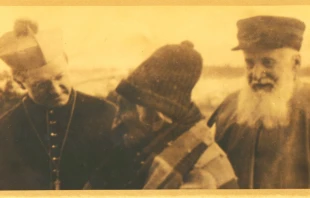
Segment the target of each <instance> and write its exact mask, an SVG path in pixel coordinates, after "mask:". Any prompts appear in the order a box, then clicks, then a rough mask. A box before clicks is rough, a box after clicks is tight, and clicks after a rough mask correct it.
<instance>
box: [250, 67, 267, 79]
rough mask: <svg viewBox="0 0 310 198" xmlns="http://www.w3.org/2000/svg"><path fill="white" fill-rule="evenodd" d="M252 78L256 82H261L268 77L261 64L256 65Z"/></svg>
mask: <svg viewBox="0 0 310 198" xmlns="http://www.w3.org/2000/svg"><path fill="white" fill-rule="evenodd" d="M252 76H253V79H254V80H260V79H261V78H264V77H265V76H266V70H265V68H264V66H262V65H261V64H256V65H255V66H254V67H253V69H252Z"/></svg>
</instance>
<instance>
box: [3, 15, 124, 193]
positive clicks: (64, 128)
mask: <svg viewBox="0 0 310 198" xmlns="http://www.w3.org/2000/svg"><path fill="white" fill-rule="evenodd" d="M61 45H62V37H61V31H59V30H58V29H56V30H47V31H38V26H37V25H36V23H34V22H32V21H30V20H18V21H16V23H15V28H14V31H12V32H8V33H6V34H4V35H3V36H2V37H1V38H0V58H1V59H2V60H3V61H4V62H5V63H6V64H7V65H8V66H9V67H10V68H11V69H12V73H13V77H14V79H15V80H16V81H17V82H18V83H19V84H20V86H21V87H22V88H24V89H26V90H27V93H28V94H27V96H26V97H24V98H23V99H22V101H21V102H20V104H18V105H17V106H16V107H14V108H13V109H12V110H10V111H9V112H8V113H6V114H5V115H4V116H3V117H1V118H0V136H1V139H0V175H1V177H0V189H2V190H40V189H41V190H43V189H56V190H58V189H82V188H83V186H84V185H85V183H86V182H87V181H89V180H90V181H89V183H90V185H92V188H115V187H116V186H113V185H114V184H116V182H115V178H112V176H111V177H110V176H109V174H110V173H111V174H112V173H113V174H114V175H116V172H117V170H116V167H117V166H118V164H121V163H114V162H115V160H114V158H116V157H118V156H119V155H118V154H116V153H115V152H116V150H114V147H113V145H112V142H111V141H110V136H109V135H108V134H109V131H110V129H111V126H112V121H113V119H114V116H115V112H116V109H115V107H114V105H112V104H111V103H109V102H107V101H105V100H99V99H97V98H94V97H91V96H88V95H85V94H83V93H80V92H78V91H75V90H74V89H73V88H72V86H71V83H70V81H69V77H68V73H67V71H66V69H67V68H66V67H67V64H68V60H67V57H66V56H65V54H64V51H63V49H62V46H61ZM95 171H96V173H95ZM92 174H94V175H96V179H92V178H93V177H92Z"/></svg>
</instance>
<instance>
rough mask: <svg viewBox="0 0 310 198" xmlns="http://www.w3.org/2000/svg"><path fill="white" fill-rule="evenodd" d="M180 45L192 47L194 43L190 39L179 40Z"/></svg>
mask: <svg viewBox="0 0 310 198" xmlns="http://www.w3.org/2000/svg"><path fill="white" fill-rule="evenodd" d="M181 46H184V47H189V48H192V49H193V48H194V44H193V43H192V42H190V41H187V40H186V41H182V42H181Z"/></svg>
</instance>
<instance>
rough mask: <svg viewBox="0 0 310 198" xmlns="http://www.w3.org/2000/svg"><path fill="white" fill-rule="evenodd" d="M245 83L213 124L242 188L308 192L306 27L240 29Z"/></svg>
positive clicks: (257, 20) (253, 23)
mask: <svg viewBox="0 0 310 198" xmlns="http://www.w3.org/2000/svg"><path fill="white" fill-rule="evenodd" d="M237 26H238V30H239V32H238V40H239V45H238V46H237V47H236V48H234V50H242V51H243V54H244V59H245V63H246V70H247V83H245V86H244V88H242V89H241V90H239V91H237V92H235V93H232V94H231V95H229V96H228V97H227V98H226V99H225V100H224V101H223V103H222V104H221V105H220V106H219V107H218V109H217V110H216V111H215V112H214V114H213V116H211V118H210V120H209V126H211V125H213V124H216V141H217V142H218V143H219V145H220V146H221V147H222V148H223V149H224V151H226V153H227V155H228V157H229V159H230V162H231V163H232V165H233V167H234V170H235V172H236V174H237V177H238V181H239V186H240V187H241V188H309V187H310V163H309V160H310V155H309V154H310V152H309V151H310V147H309V140H310V139H309V137H310V136H309V133H310V127H309V126H310V125H309V123H310V103H309V102H310V87H309V85H308V84H304V83H301V82H300V80H299V79H298V76H297V72H298V70H299V68H300V65H301V57H300V54H299V51H300V49H301V45H302V40H303V33H304V30H305V24H304V23H303V22H302V21H300V20H298V19H295V18H288V17H277V16H256V17H251V18H247V19H242V20H240V21H239V22H238V23H237Z"/></svg>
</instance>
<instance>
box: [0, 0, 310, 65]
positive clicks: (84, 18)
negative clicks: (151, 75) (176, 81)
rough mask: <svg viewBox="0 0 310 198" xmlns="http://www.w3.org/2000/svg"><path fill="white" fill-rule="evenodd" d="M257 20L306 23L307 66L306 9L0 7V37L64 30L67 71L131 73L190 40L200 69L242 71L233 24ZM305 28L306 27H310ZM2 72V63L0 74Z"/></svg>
mask: <svg viewBox="0 0 310 198" xmlns="http://www.w3.org/2000/svg"><path fill="white" fill-rule="evenodd" d="M255 15H279V16H287V17H295V18H298V19H300V20H302V21H304V22H305V23H306V26H307V28H306V31H305V34H304V42H303V47H302V49H301V53H302V56H303V65H305V66H306V65H310V32H309V27H310V6H305V5H302V6H261V7H259V6H252V7H250V6H227V7H226V6H179V7H178V6H149V7H145V6H127V7H121V6H112V7H107V6H101V7H100V6H96V7H91V6H87V7H57V6H49V7H31V6H29V7H0V19H1V26H0V35H2V34H4V33H5V32H7V31H11V30H12V28H13V23H14V21H15V19H18V18H21V17H27V18H30V19H32V20H35V21H37V22H38V24H39V29H40V30H43V29H50V28H56V27H59V28H62V29H63V33H64V48H65V50H66V52H67V54H68V56H69V59H70V67H72V68H82V69H92V68H119V69H121V68H129V67H135V66H137V65H139V63H140V62H142V61H143V60H144V59H146V58H147V57H148V56H149V55H150V54H151V53H152V52H153V51H154V50H156V49H157V48H159V47H161V46H162V45H165V44H175V43H180V42H182V41H183V40H190V41H192V42H193V43H194V45H195V49H196V50H198V51H199V52H200V53H201V54H202V56H203V59H204V65H212V66H223V65H231V66H242V65H243V58H242V53H241V52H240V51H237V52H235V51H231V48H232V47H235V46H236V45H237V43H238V42H237V39H236V34H237V28H236V22H237V21H238V20H239V19H242V18H246V17H250V16H255ZM308 26H309V27H308ZM3 68H6V66H5V64H4V63H3V62H0V69H3Z"/></svg>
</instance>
